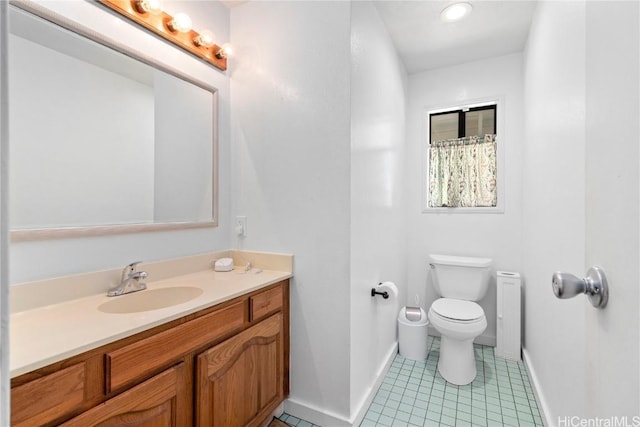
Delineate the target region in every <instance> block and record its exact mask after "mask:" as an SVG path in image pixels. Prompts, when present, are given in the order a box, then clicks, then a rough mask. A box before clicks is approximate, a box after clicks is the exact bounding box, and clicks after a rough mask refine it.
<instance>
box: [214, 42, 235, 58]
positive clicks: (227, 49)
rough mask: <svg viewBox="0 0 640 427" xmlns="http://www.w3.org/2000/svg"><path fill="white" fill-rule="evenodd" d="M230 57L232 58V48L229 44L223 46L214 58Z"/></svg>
mask: <svg viewBox="0 0 640 427" xmlns="http://www.w3.org/2000/svg"><path fill="white" fill-rule="evenodd" d="M230 56H233V46H232V45H231V43H225V44H223V45H222V47H221V48H220V49H218V51H217V52H216V58H220V59H226V58H228V57H230Z"/></svg>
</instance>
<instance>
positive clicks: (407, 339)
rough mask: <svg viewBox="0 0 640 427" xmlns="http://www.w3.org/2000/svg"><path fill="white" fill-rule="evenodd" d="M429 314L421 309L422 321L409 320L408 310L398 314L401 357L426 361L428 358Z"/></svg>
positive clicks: (404, 308)
mask: <svg viewBox="0 0 640 427" xmlns="http://www.w3.org/2000/svg"><path fill="white" fill-rule="evenodd" d="M428 324H429V321H428V320H427V313H425V311H424V310H423V309H422V308H420V320H417V321H411V320H409V319H407V308H406V307H402V309H401V310H400V314H398V346H399V349H400V350H399V351H400V356H402V357H406V358H407V359H411V360H420V361H424V360H426V358H427V325H428Z"/></svg>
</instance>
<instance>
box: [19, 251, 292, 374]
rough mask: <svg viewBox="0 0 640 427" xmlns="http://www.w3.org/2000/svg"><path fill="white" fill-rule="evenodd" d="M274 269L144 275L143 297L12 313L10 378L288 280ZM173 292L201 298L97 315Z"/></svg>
mask: <svg viewBox="0 0 640 427" xmlns="http://www.w3.org/2000/svg"><path fill="white" fill-rule="evenodd" d="M253 254H255V253H253ZM234 255H235V254H234ZM270 256H272V255H270ZM283 256H285V257H291V256H288V255H283ZM291 258H292V257H291ZM234 259H235V256H234ZM242 259H245V258H242ZM157 264H158V263H156V267H157ZM256 264H258V265H256ZM267 264H268V263H267ZM276 264H277V265H275V266H276V267H278V268H280V269H279V270H270V269H268V268H262V267H266V265H265V264H264V263H263V264H262V265H260V263H259V262H256V263H254V262H252V265H254V267H253V268H251V269H250V270H249V271H245V268H244V267H236V268H235V269H234V270H233V271H230V272H216V271H213V269H211V268H209V269H206V270H201V271H196V272H193V273H188V274H181V275H179V276H174V277H168V278H164V279H162V280H157V281H153V280H152V278H153V277H152V275H150V277H149V279H148V280H147V281H146V283H147V290H144V291H140V292H136V293H132V294H127V295H122V296H118V297H107V296H106V294H105V293H100V294H96V295H90V296H84V297H81V298H74V299H70V300H67V301H62V302H56V303H55V304H51V305H44V306H39V307H35V308H31V309H28V310H24V311H20V312H17V313H13V314H12V315H11V318H10V328H11V337H10V344H11V347H10V369H11V377H12V378H13V377H16V376H18V375H22V374H24V373H27V372H30V371H33V370H35V369H38V368H41V367H44V366H47V365H49V364H51V363H54V362H58V361H61V360H64V359H66V358H68V357H71V356H74V355H77V354H80V353H83V352H85V351H88V350H91V349H94V348H97V347H100V346H102V345H104V344H108V343H111V342H114V341H117V340H119V339H121V338H125V337H127V336H131V335H133V334H136V333H138V332H141V331H144V330H147V329H150V328H153V327H154V326H158V325H161V324H163V323H166V322H169V321H171V320H174V319H177V318H180V317H183V316H186V315H188V314H191V313H194V312H196V311H199V310H202V309H205V308H208V307H211V306H214V305H216V304H219V303H221V302H224V301H228V300H231V299H233V298H235V297H238V296H240V295H244V294H246V293H249V292H252V291H255V290H258V289H261V288H263V287H266V286H269V285H271V284H274V283H277V282H279V281H281V280H284V279H288V278H290V277H292V268H282V263H276ZM284 264H285V265H286V262H285V263H284ZM236 265H238V263H236ZM290 265H292V263H290ZM143 267H144V266H143ZM141 269H144V268H141ZM281 270H289V271H281ZM29 285H30V286H33V285H32V284H29ZM177 286H189V287H196V288H200V289H201V290H202V293H201V294H200V295H199V296H197V297H195V298H194V299H192V300H190V301H187V302H184V303H181V304H177V305H172V306H170V307H166V308H160V309H155V310H150V311H143V312H137V313H117V314H112V313H105V312H102V311H100V309H99V306H100V305H101V304H104V303H106V302H110V301H113V300H115V299H116V298H127V297H128V296H131V295H138V294H139V295H143V293H144V292H148V291H149V290H154V289H161V288H171V287H177ZM150 295H152V294H150Z"/></svg>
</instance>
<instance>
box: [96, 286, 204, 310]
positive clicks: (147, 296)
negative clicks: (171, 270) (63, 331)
mask: <svg viewBox="0 0 640 427" xmlns="http://www.w3.org/2000/svg"><path fill="white" fill-rule="evenodd" d="M200 295H202V289H200V288H195V287H192V286H177V287H172V288H159V289H145V290H144V291H138V292H134V293H131V294H125V295H121V296H117V297H113V299H111V300H110V301H107V302H105V303H102V304H100V305H99V306H98V310H100V311H101V312H103V313H114V314H126V313H139V312H142V311H151V310H158V309H160V308H166V307H171V306H172V305H178V304H182V303H185V302H187V301H191V300H192V299H194V298H197V297H199V296H200Z"/></svg>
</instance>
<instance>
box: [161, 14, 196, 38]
mask: <svg viewBox="0 0 640 427" xmlns="http://www.w3.org/2000/svg"><path fill="white" fill-rule="evenodd" d="M192 27H193V24H192V22H191V18H189V15H187V14H186V13H184V12H178V13H176V14H175V15H173V18H172V19H171V20H170V21H168V22H167V28H169V29H170V30H171V31H178V32H180V33H188V32H189V31H191V28H192Z"/></svg>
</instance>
